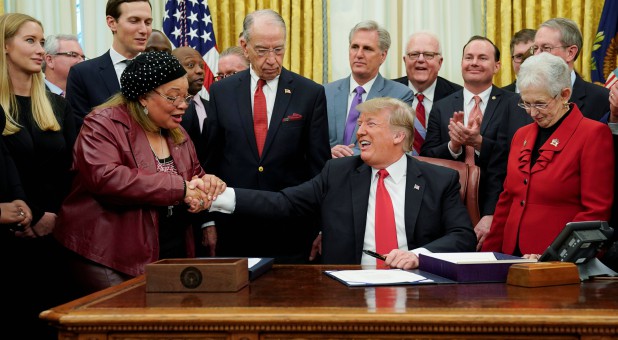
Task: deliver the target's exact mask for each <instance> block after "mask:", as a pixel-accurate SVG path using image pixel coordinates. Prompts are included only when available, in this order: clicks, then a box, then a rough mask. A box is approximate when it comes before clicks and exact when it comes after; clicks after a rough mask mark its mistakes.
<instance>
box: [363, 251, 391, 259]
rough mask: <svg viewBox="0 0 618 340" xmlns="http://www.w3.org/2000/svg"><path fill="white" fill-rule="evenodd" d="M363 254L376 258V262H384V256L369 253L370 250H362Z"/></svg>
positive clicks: (372, 252)
mask: <svg viewBox="0 0 618 340" xmlns="http://www.w3.org/2000/svg"><path fill="white" fill-rule="evenodd" d="M363 253H365V254H367V255H369V256H371V257H375V258H376V259H378V260H382V261H386V257H384V256H382V255H380V254H378V253H376V252H374V251H371V250H363Z"/></svg>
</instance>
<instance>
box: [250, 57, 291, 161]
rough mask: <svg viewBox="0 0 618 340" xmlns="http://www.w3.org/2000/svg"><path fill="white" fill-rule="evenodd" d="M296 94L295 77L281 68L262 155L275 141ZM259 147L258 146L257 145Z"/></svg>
mask: <svg viewBox="0 0 618 340" xmlns="http://www.w3.org/2000/svg"><path fill="white" fill-rule="evenodd" d="M293 95H294V79H293V78H292V75H291V74H290V72H289V71H288V70H286V69H285V68H282V69H281V74H280V75H279V84H278V85H277V94H276V96H275V105H274V106H273V112H272V115H271V117H270V124H269V125H268V134H267V135H266V141H265V142H264V151H263V152H262V157H263V156H264V155H266V154H267V153H268V149H269V148H270V145H271V144H272V143H273V140H274V139H275V136H276V135H277V130H279V127H280V126H281V121H282V120H283V117H284V116H285V113H286V111H287V108H288V105H289V104H290V100H291V99H292V96H293ZM256 148H257V146H256Z"/></svg>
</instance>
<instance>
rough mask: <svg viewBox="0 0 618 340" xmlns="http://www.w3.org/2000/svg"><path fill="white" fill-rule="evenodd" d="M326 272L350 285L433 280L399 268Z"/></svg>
mask: <svg viewBox="0 0 618 340" xmlns="http://www.w3.org/2000/svg"><path fill="white" fill-rule="evenodd" d="M327 273H329V274H330V275H332V276H334V277H336V278H338V279H339V280H341V281H344V282H346V283H347V284H348V285H350V286H365V285H376V284H400V283H412V282H421V281H423V282H433V281H432V280H429V279H427V278H426V277H424V276H421V275H418V274H414V273H411V272H408V271H405V270H401V269H362V270H332V271H327Z"/></svg>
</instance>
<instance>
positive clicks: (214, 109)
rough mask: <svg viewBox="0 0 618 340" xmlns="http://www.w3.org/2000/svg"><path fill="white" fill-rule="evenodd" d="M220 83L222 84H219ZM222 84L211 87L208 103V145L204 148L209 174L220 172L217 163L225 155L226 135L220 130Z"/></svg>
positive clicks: (206, 139)
mask: <svg viewBox="0 0 618 340" xmlns="http://www.w3.org/2000/svg"><path fill="white" fill-rule="evenodd" d="M219 85H220V84H219ZM219 87H220V86H217V84H214V85H213V86H211V87H210V90H211V91H210V100H209V102H208V103H209V105H208V110H209V111H208V112H207V113H208V117H207V121H208V122H207V123H206V122H204V124H205V125H204V133H203V135H204V139H205V143H206V147H205V150H204V162H203V164H202V166H203V167H204V171H206V173H209V174H219V173H218V167H217V165H218V164H219V163H220V161H221V157H222V156H223V145H225V142H224V139H223V138H224V136H223V134H221V133H220V132H219V108H218V106H217V99H218V93H219V91H218V89H219Z"/></svg>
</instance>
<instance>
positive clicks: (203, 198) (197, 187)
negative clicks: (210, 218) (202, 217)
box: [185, 175, 227, 213]
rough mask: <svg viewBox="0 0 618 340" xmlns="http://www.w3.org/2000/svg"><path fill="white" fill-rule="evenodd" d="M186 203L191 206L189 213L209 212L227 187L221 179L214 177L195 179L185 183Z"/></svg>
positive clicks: (205, 176) (207, 176)
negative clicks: (213, 202)
mask: <svg viewBox="0 0 618 340" xmlns="http://www.w3.org/2000/svg"><path fill="white" fill-rule="evenodd" d="M185 185H186V188H187V190H186V192H185V203H186V204H187V205H188V206H189V212H192V213H198V212H200V211H203V210H207V209H208V208H210V206H211V205H212V201H214V200H216V199H217V196H219V195H220V194H221V193H223V192H224V191H225V188H227V186H226V185H225V182H223V181H222V180H221V179H220V178H219V177H217V176H214V175H204V176H203V177H201V178H200V177H197V176H195V177H193V178H192V179H191V180H190V181H185Z"/></svg>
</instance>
